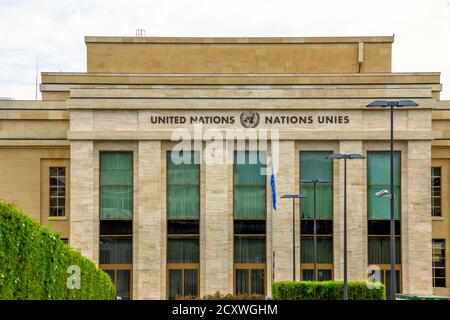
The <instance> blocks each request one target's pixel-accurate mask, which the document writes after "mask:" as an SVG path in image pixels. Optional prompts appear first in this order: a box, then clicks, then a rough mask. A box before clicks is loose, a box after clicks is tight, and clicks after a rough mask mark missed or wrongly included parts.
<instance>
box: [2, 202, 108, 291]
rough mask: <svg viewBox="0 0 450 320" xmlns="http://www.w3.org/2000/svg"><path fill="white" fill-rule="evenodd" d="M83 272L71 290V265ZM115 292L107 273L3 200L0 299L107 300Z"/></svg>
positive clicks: (56, 235) (57, 236)
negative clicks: (77, 286) (79, 282)
mask: <svg viewBox="0 0 450 320" xmlns="http://www.w3.org/2000/svg"><path fill="white" fill-rule="evenodd" d="M73 265H75V266H78V267H79V268H80V271H81V285H80V289H68V288H67V279H68V277H70V276H71V274H69V273H67V268H68V267H69V266H73ZM115 296H116V293H115V288H114V285H113V283H112V282H111V279H110V277H109V276H108V274H106V273H105V272H103V271H102V270H99V269H97V267H96V266H95V264H94V263H92V262H91V261H89V260H88V259H86V258H84V257H83V256H82V255H81V254H79V253H78V252H76V251H75V250H73V249H72V248H70V247H69V246H67V245H66V244H64V243H63V242H62V241H61V240H60V238H59V235H58V234H54V233H51V232H50V231H49V230H48V229H47V228H45V227H42V226H40V225H39V224H38V223H36V222H35V221H34V220H32V219H31V218H29V217H28V216H26V215H25V214H24V213H23V212H22V211H20V210H19V209H17V208H16V207H15V206H13V205H11V204H7V203H5V202H3V201H0V300H30V299H31V300H43V299H45V300H53V299H56V300H85V299H89V300H106V299H115Z"/></svg>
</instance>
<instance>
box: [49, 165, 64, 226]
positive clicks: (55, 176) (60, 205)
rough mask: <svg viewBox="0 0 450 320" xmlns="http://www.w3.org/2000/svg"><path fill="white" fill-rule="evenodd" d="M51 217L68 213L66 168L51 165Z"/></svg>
mask: <svg viewBox="0 0 450 320" xmlns="http://www.w3.org/2000/svg"><path fill="white" fill-rule="evenodd" d="M49 173H50V174H49V177H50V206H49V208H50V212H49V215H50V217H64V216H65V215H66V168H65V167H50V168H49Z"/></svg>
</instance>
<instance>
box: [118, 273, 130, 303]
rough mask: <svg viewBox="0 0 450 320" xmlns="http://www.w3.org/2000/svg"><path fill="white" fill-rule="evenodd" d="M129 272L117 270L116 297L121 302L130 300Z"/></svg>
mask: <svg viewBox="0 0 450 320" xmlns="http://www.w3.org/2000/svg"><path fill="white" fill-rule="evenodd" d="M130 287H131V272H130V270H117V285H116V290H117V297H118V298H119V299H121V300H130Z"/></svg>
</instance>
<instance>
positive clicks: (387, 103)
mask: <svg viewBox="0 0 450 320" xmlns="http://www.w3.org/2000/svg"><path fill="white" fill-rule="evenodd" d="M417 106H418V104H417V103H416V102H414V101H412V100H398V101H387V100H376V101H373V102H371V103H369V104H368V105H367V107H369V108H377V107H379V108H386V107H389V108H390V109H391V150H390V153H391V165H390V170H391V172H390V178H391V188H390V189H391V190H390V194H391V196H390V200H391V226H390V248H391V250H390V251H391V255H390V259H391V299H392V300H395V298H396V293H397V282H396V281H397V280H396V278H397V277H396V274H395V213H394V196H393V195H394V107H395V108H402V107H417Z"/></svg>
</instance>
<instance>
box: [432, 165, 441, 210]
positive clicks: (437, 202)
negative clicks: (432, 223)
mask: <svg viewBox="0 0 450 320" xmlns="http://www.w3.org/2000/svg"><path fill="white" fill-rule="evenodd" d="M431 215H432V216H433V217H441V216H442V212H441V168H440V167H432V168H431Z"/></svg>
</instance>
